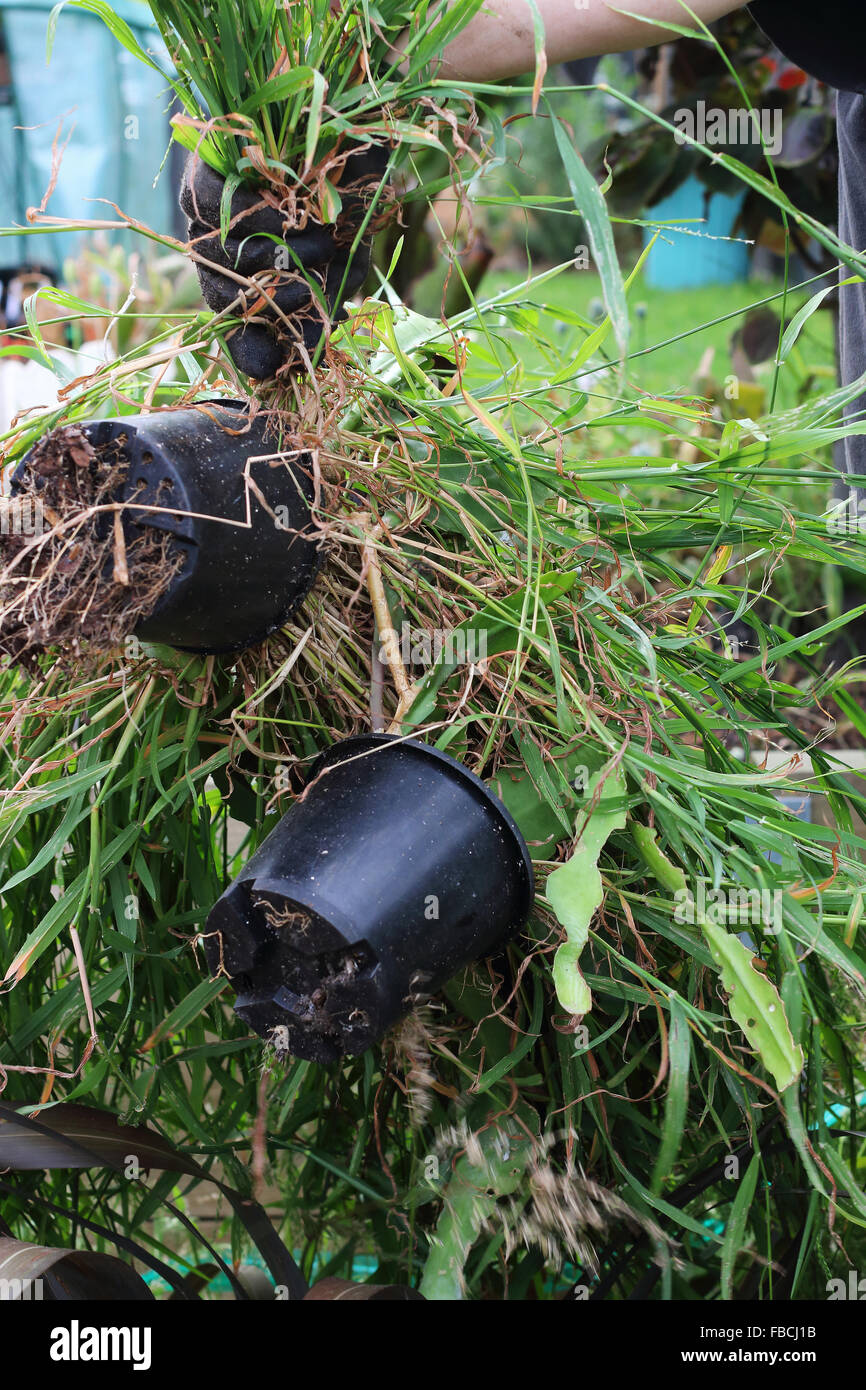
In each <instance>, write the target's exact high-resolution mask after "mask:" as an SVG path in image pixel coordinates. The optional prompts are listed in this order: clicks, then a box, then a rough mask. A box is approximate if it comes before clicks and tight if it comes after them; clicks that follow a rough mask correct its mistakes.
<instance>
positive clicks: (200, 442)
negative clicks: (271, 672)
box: [81, 401, 318, 653]
mask: <svg viewBox="0 0 866 1390" xmlns="http://www.w3.org/2000/svg"><path fill="white" fill-rule="evenodd" d="M247 423H248V420H247V416H246V413H245V411H244V410H243V408H242V407H240V406H238V405H237V404H234V403H231V402H213V401H209V402H207V404H206V405H203V406H200V407H198V408H191V409H188V410H172V411H164V412H156V413H154V414H150V415H135V416H126V417H124V418H122V419H119V420H91V421H88V422H87V423H85V424H83V425H82V426H81V428H82V430H83V431H84V433H85V434H86V435H87V437H88V439H89V440H90V442H91V444H93V445H94V447H97V448H98V447H99V446H103V445H109V444H112V443H115V444H117V445H118V446H119V451H120V454H121V456H125V457H126V458H127V459H128V460H129V468H128V471H127V475H126V480H125V482H124V485H123V488H122V490H121V494H120V498H119V500H123V501H126V500H130V499H133V498H134V499H135V501H136V502H138V503H141V504H142V505H144V506H149V507H155V506H159V507H162V508H167V507H168V506H172V507H176V508H177V511H173V510H172V511H169V510H161V511H158V512H153V511H151V512H146V511H143V510H139V509H138V508H137V507H130V508H129V510H127V511H125V512H124V513H123V517H124V528H125V530H126V533H127V535H128V536H129V535H130V534H133V533H134V531H135V528H137V527H141V526H151V527H157V528H158V529H160V530H162V531H165V532H168V533H169V534H170V535H171V536H172V537H173V546H172V549H174V546H177V547H180V548H181V549H182V550H183V551H184V565H183V568H182V569H181V570H180V572H179V573H178V574H177V575H176V576H175V577H174V579H173V580H172V582H171V584H170V586H169V587H168V589H167V590H166V591H165V593H164V594H163V595H162V597H161V598H160V600H159V602H158V603H157V605H156V607H155V608H154V610H153V611H152V612H151V613H150V615H149V616H148V617H146V618H144V619H142V620H141V621H140V622H139V623H138V625H137V627H136V628H135V634H136V636H138V637H140V638H142V639H143V640H145V641H148V642H162V643H165V644H166V645H167V646H170V647H179V648H180V649H181V650H183V651H189V652H201V653H216V652H232V651H240V650H242V649H243V648H245V647H251V646H253V645H255V643H257V642H261V641H263V640H264V638H265V637H267V635H268V634H269V633H270V632H273V631H275V629H276V628H278V627H280V626H281V625H282V624H283V623H284V622H285V621H286V619H287V618H288V617H289V615H290V614H291V613H292V611H293V609H295V608H296V607H297V605H298V604H299V603H300V602H301V600H302V599H303V598H304V597H305V595H306V594H307V593H308V592H309V589H310V587H311V585H312V583H313V579H314V578H315V575H316V570H317V568H318V553H317V548H316V544H315V541H314V540H313V539H312V532H311V513H310V503H311V500H312V496H313V484H312V481H311V478H310V476H309V471H310V459H309V455H306V454H304V455H301V456H299V457H294V458H291V457H290V458H289V459H288V460H286V461H282V460H280V461H277V460H274V462H278V466H276V467H274V466H272V465H271V462H270V461H269V460H262V461H261V462H256V463H252V464H250V467H249V476H250V477H251V478H252V481H253V483H255V485H256V487H257V488H258V490H259V492H260V493H261V495H262V497H264V499H265V501H266V502H267V506H268V508H270V512H269V511H268V509H267V508H266V507H264V506H262V504H261V502H260V501H259V498H258V497H257V496H256V493H255V492H254V491H253V489H252V488H248V486H247V484H246V480H245V475H244V470H245V467H246V464H247V460H248V459H249V458H250V457H253V458H259V457H260V456H262V455H266V454H268V455H274V454H275V453H276V452H277V450H278V449H279V444H278V442H277V441H276V439H275V436H274V431H273V429H272V428H271V429H268V426H267V422H266V418H265V417H262V416H259V417H257V418H256V419H255V420H254V421H253V422H252V424H251V425H250V427H249V428H248V429H247V428H246V426H247ZM238 431H243V433H238ZM247 496H249V511H250V522H251V524H250V525H249V526H238V525H229V524H227V523H228V522H244V521H245V520H246V516H247ZM188 513H193V515H188ZM271 513H273V515H272V514H271ZM185 514H187V515H185ZM278 522H279V523H280V524H279V525H278V524H277V523H278Z"/></svg>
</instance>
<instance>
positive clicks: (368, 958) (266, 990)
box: [205, 734, 533, 1062]
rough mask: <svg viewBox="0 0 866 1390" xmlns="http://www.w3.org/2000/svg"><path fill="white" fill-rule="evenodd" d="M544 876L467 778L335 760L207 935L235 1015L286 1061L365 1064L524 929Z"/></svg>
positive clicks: (357, 757)
mask: <svg viewBox="0 0 866 1390" xmlns="http://www.w3.org/2000/svg"><path fill="white" fill-rule="evenodd" d="M532 898H533V877H532V864H531V861H530V857H529V852H528V850H527V848H526V845H525V844H524V841H523V838H522V836H521V835H520V832H519V831H518V829H517V827H516V825H515V824H514V821H513V820H512V819H511V816H510V815H509V814H508V812H507V811H506V809H505V807H504V806H503V805H502V804H501V802H499V801H498V800H497V798H496V797H495V796H494V795H493V794H492V792H491V791H490V789H489V788H488V787H487V786H485V784H484V783H483V782H482V781H481V780H480V778H478V777H476V776H475V775H474V773H471V772H469V771H468V769H467V768H465V767H463V766H462V765H461V764H460V763H458V762H455V760H454V759H453V758H451V757H449V756H448V755H447V754H446V753H442V752H439V750H438V749H435V748H431V747H430V746H429V745H428V744H425V743H421V742H419V741H417V740H415V739H399V740H398V739H394V738H390V737H388V736H387V735H384V734H368V735H362V736H360V737H358V738H350V739H346V740H345V741H344V742H342V743H338V744H335V745H334V747H333V748H331V749H329V750H328V752H327V753H326V754H325V755H324V756H323V757H322V758H321V759H320V760H319V762H318V763H317V764H316V766H315V767H314V769H313V775H312V778H311V781H310V783H309V784H308V786H307V788H306V790H305V792H304V794H303V795H302V796H301V797H300V798H299V799H298V800H297V801H296V802H295V804H294V806H293V807H292V808H291V810H290V811H289V812H288V813H287V815H285V816H284V817H283V819H282V820H281V821H280V823H279V825H278V826H277V827H276V829H275V830H273V831H272V833H271V834H270V835H269V836H268V837H267V839H266V840H265V841H264V843H263V844H262V845H261V846H260V847H259V849H258V850H257V852H256V853H255V854H254V855H253V857H252V858H251V859H250V861H249V863H248V864H247V865H246V867H245V869H244V871H243V873H241V874H240V875H239V876H238V878H236V879H235V881H234V882H233V883H232V884H231V886H230V887H229V888H228V889H227V890H226V892H225V893H224V894H223V896H222V897H221V898H220V899H219V901H218V903H217V904H216V906H215V907H214V909H213V911H212V912H211V914H210V916H209V918H208V921H207V926H206V928H205V951H206V955H207V960H208V964H209V966H210V969H211V970H212V971H214V972H216V971H217V970H219V969H222V970H223V971H224V972H226V973H227V974H228V975H229V977H230V978H231V980H232V982H233V984H234V986H235V989H236V990H237V999H236V1001H235V1011H236V1013H238V1014H239V1015H240V1017H241V1018H243V1019H244V1021H245V1022H246V1023H248V1024H249V1026H250V1027H251V1028H252V1029H253V1030H254V1031H255V1032H257V1033H260V1034H261V1035H262V1036H263V1037H271V1036H272V1035H274V1030H277V1029H278V1030H283V1031H282V1032H281V1034H278V1035H277V1036H276V1037H275V1038H274V1041H275V1042H276V1044H277V1046H278V1047H279V1048H280V1049H281V1050H285V1051H287V1052H290V1053H293V1054H294V1055H295V1056H298V1057H304V1058H307V1059H309V1060H312V1061H317V1062H329V1061H333V1060H335V1059H336V1058H337V1057H340V1056H342V1055H344V1054H349V1055H350V1056H356V1055H357V1054H358V1053H360V1052H363V1051H364V1050H365V1049H366V1048H368V1047H369V1046H370V1045H371V1044H372V1043H374V1042H376V1041H377V1040H378V1039H379V1038H381V1037H382V1035H383V1034H384V1033H385V1032H386V1031H387V1029H388V1028H390V1027H391V1025H392V1024H393V1023H395V1022H396V1021H397V1020H398V1019H399V1018H400V1017H401V1016H402V1015H403V1014H405V1013H407V1012H408V1010H409V1009H410V1008H411V1007H412V1003H413V1001H414V999H415V998H416V997H418V996H421V995H425V994H429V993H431V992H433V991H434V990H436V989H437V988H438V987H439V986H440V985H442V984H444V982H445V981H446V980H447V979H448V978H449V977H450V976H451V975H453V974H454V972H455V971H456V970H458V969H459V968H460V967H461V966H464V965H467V964H469V962H471V961H474V960H478V959H480V958H481V957H483V956H485V955H489V954H490V953H491V952H492V951H494V950H495V949H496V948H497V947H499V946H501V945H502V944H503V942H505V941H506V940H507V939H508V937H509V936H511V935H512V934H513V933H514V932H515V931H517V930H518V929H519V928H520V927H522V926H523V925H524V923H525V922H526V919H527V916H528V914H529V909H530V906H531V904H532Z"/></svg>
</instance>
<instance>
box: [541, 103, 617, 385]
mask: <svg viewBox="0 0 866 1390" xmlns="http://www.w3.org/2000/svg"><path fill="white" fill-rule="evenodd" d="M550 120H551V124H552V126H553V133H554V136H555V138H556V146H557V149H558V150H559V157H560V159H561V160H562V167H563V169H564V170H565V177H566V178H567V179H568V186H569V188H570V189H571V196H572V197H573V199H574V205H575V207H576V208H577V210H578V212H579V213H580V214H581V216H582V217H583V220H584V222H585V224H586V232H587V236H588V237H589V243H590V247H591V248H592V255H593V260H594V261H595V265H596V269H597V270H598V273H599V277H600V279H601V292H602V296H603V298H604V303H605V308H606V309H607V312H608V314H609V316H610V321H611V323H612V324H613V331H614V336H615V338H616V342H617V347H618V348H619V353H620V356H621V357H622V359H623V361H624V360H625V358H626V356H627V355H628V338H629V324H628V305H627V303H626V297H625V282H624V280H623V277H622V270H621V269H620V264H619V257H618V256H617V253H616V246H615V244H614V239H613V228H612V226H611V222H610V217H609V216H608V211H607V205H606V204H605V201H604V198H603V196H602V193H601V189H600V188H599V186H598V184H597V183H596V181H595V179H594V178H593V176H592V174H591V173H590V172H589V170H588V169H587V167H586V165H585V164H584V162H583V160H582V158H581V156H580V154H579V153H578V151H577V150H576V149H575V148H574V146H573V145H572V143H571V141H570V140H569V138H568V135H567V134H566V131H565V127H564V126H563V125H562V123H561V121H559V120H557V117H556V116H555V114H554V112H553V111H552V110H551V112H550Z"/></svg>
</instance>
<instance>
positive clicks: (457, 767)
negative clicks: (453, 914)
mask: <svg viewBox="0 0 866 1390" xmlns="http://www.w3.org/2000/svg"><path fill="white" fill-rule="evenodd" d="M388 744H396V745H398V746H402V747H404V748H410V749H411V750H412V751H413V752H415V753H421V754H422V755H424V756H426V757H430V758H433V759H434V760H435V761H436V762H438V763H440V765H442V766H443V767H445V768H447V769H448V770H449V771H450V772H453V773H457V775H458V776H459V777H460V778H461V779H462V780H463V781H464V782H466V783H468V785H469V786H470V787H471V788H472V789H473V790H474V791H475V792H480V793H481V796H482V797H483V799H484V801H485V802H486V804H487V805H488V806H489V807H490V808H491V809H492V810H494V811H495V812H496V814H497V815H498V816H499V819H500V820H501V821H502V823H503V824H504V825H505V828H506V829H507V830H508V831H510V833H511V835H512V838H513V839H514V841H515V843H516V845H517V848H518V849H519V851H520V855H521V859H522V861H523V868H524V873H525V877H526V889H527V901H526V908H525V911H524V912H523V914H522V916H523V917H524V919H525V918H526V917H528V916H529V913H530V912H531V910H532V905H533V903H534V901H535V870H534V868H533V864H532V856H531V855H530V853H529V847H528V845H527V843H526V840H525V839H524V837H523V834H522V832H521V830H520V828H519V826H518V824H517V822H516V820H515V819H514V817H513V816H512V814H511V812H510V811H509V810H508V807H507V806H506V805H505V804H504V802H502V801H501V800H500V798H499V797H498V796H497V795H496V793H495V792H494V791H493V790H492V789H491V788H490V787H489V786H488V785H487V783H486V782H485V781H484V780H483V778H481V777H479V776H478V775H477V773H475V772H472V771H471V769H470V768H468V767H467V766H466V765H465V763H461V762H459V761H458V760H457V758H452V756H451V754H450V753H446V752H445V751H444V749H442V748H435V747H434V746H433V744H431V743H425V742H424V740H423V739H420V738H414V737H412V736H411V735H410V736H408V737H407V736H406V735H404V734H386V733H381V734H373V733H366V734H352V735H351V736H350V737H349V738H344V739H340V741H339V742H338V743H333V744H331V747H330V748H327V749H326V750H325V752H324V753H322V754H321V755H320V756H319V757H318V758H317V759H316V761H315V763H314V764H313V767H312V770H311V772H310V777H309V782H308V785H309V783H311V782H313V781H314V780H315V779H316V778H317V777H318V776H319V774H320V773H322V772H326V771H327V769H328V767H329V766H337V765H339V763H341V762H346V761H347V759H346V758H344V757H341V756H340V754H341V752H342V751H343V750H346V749H351V748H352V747H353V746H356V747H358V748H359V749H360V748H363V747H365V746H367V747H369V746H370V745H374V746H375V745H378V746H379V747H386V746H387V745H388Z"/></svg>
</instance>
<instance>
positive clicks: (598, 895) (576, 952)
mask: <svg viewBox="0 0 866 1390" xmlns="http://www.w3.org/2000/svg"><path fill="white" fill-rule="evenodd" d="M596 793H598V801H597V803H596V804H595V805H593V802H594V801H595V797H596ZM587 796H588V797H589V799H590V807H589V809H587V810H586V811H582V812H581V814H580V816H579V817H578V827H577V838H578V841H579V843H578V845H577V848H576V849H575V851H574V853H573V854H572V856H571V858H570V859H569V860H568V862H567V863H565V864H563V865H562V867H561V868H559V869H554V871H553V873H552V874H551V875H550V878H549V879H548V880H547V888H546V897H547V901H548V902H549V903H550V906H551V907H552V908H553V911H554V912H555V913H556V918H557V921H558V922H559V923H560V924H561V925H562V926H563V927H564V928H565V935H566V940H565V942H564V943H563V945H561V946H560V947H559V949H558V951H557V952H556V955H555V957H554V961H553V983H554V986H555V988H556V995H557V998H558V1000H559V1002H560V1004H561V1005H562V1007H563V1008H564V1009H566V1010H567V1011H568V1013H570V1014H586V1013H589V1011H590V1009H591V1008H592V995H591V993H590V990H589V986H588V985H587V983H586V981H585V980H584V978H583V975H582V974H581V971H580V965H579V961H580V954H581V952H582V950H583V948H584V946H585V945H586V942H587V937H588V936H589V924H590V922H591V921H592V918H593V916H594V914H595V912H596V911H597V910H598V908H599V907H601V901H602V898H603V896H604V885H603V883H602V880H601V874H600V873H599V871H598V857H599V855H600V854H601V851H602V850H603V849H604V846H605V844H606V843H607V840H608V838H609V837H610V836H611V835H612V834H613V832H614V830H624V829H625V816H626V807H625V798H626V786H625V779H624V777H623V775H622V773H621V772H620V771H619V769H618V768H610V766H609V765H608V766H607V767H603V768H602V769H601V771H599V772H597V773H596V774H595V776H594V777H592V778H591V779H590V783H589V787H588V789H587Z"/></svg>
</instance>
